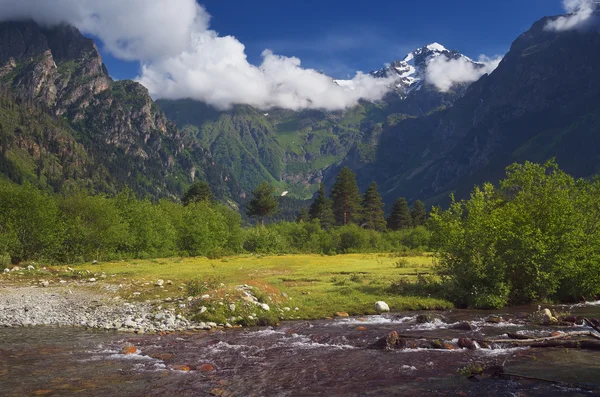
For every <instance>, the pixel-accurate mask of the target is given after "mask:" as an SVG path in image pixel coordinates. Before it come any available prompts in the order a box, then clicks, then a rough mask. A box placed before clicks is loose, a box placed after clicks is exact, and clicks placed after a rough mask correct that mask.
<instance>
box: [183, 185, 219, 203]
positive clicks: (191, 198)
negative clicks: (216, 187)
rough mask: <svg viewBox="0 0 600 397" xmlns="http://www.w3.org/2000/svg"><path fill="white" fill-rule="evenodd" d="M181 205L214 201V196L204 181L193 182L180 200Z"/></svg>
mask: <svg viewBox="0 0 600 397" xmlns="http://www.w3.org/2000/svg"><path fill="white" fill-rule="evenodd" d="M181 201H182V202H183V205H188V204H191V203H196V202H198V201H215V196H214V195H213V192H212V190H210V185H209V184H208V183H207V182H204V181H198V182H194V183H193V184H192V185H191V186H190V187H189V188H188V190H187V191H186V192H185V194H184V195H183V197H182V198H181Z"/></svg>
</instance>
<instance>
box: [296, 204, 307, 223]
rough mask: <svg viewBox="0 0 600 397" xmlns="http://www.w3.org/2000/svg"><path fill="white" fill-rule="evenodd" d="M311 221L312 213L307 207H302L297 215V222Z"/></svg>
mask: <svg viewBox="0 0 600 397" xmlns="http://www.w3.org/2000/svg"><path fill="white" fill-rule="evenodd" d="M308 221H310V214H309V213H308V210H307V209H306V208H301V209H300V211H299V212H298V215H296V223H302V222H308Z"/></svg>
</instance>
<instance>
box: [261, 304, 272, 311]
mask: <svg viewBox="0 0 600 397" xmlns="http://www.w3.org/2000/svg"><path fill="white" fill-rule="evenodd" d="M258 306H260V307H261V309H263V310H266V311H269V310H271V308H270V307H269V305H267V304H266V303H260V304H259V305H258Z"/></svg>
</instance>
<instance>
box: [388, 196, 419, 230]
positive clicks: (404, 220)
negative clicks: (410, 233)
mask: <svg viewBox="0 0 600 397" xmlns="http://www.w3.org/2000/svg"><path fill="white" fill-rule="evenodd" d="M412 223H413V222H412V218H411V216H410V211H409V209H408V203H407V202H406V199H405V198H404V197H400V198H399V199H398V200H396V202H395V203H394V206H393V207H392V213H391V214H390V216H389V217H388V219H387V227H388V229H390V230H400V229H408V228H410V227H412Z"/></svg>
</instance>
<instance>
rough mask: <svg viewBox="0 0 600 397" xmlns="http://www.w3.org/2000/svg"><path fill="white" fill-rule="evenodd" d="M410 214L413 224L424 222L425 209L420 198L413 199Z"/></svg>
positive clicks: (425, 219) (425, 216) (422, 223)
mask: <svg viewBox="0 0 600 397" xmlns="http://www.w3.org/2000/svg"><path fill="white" fill-rule="evenodd" d="M410 216H411V218H412V221H413V226H415V227H416V226H423V225H424V224H425V221H427V211H425V205H424V204H423V202H422V201H421V200H417V201H415V203H414V204H413V208H412V211H411V212H410Z"/></svg>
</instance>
